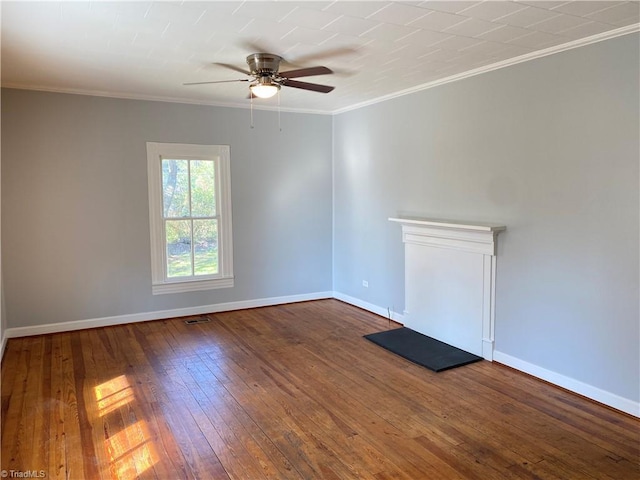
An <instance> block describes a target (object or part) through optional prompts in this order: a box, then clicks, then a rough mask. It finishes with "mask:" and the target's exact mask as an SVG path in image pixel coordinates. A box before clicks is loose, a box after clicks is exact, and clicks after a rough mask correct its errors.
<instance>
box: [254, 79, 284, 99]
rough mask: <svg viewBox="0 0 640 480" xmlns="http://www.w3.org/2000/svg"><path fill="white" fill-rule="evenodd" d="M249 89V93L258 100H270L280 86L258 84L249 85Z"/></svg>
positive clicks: (269, 83) (275, 84)
mask: <svg viewBox="0 0 640 480" xmlns="http://www.w3.org/2000/svg"><path fill="white" fill-rule="evenodd" d="M249 89H250V90H251V93H252V94H253V95H254V96H256V97H258V98H271V97H273V96H274V95H275V94H276V93H278V90H280V85H278V84H277V83H271V82H268V83H266V82H265V83H262V82H258V83H254V84H253V85H250V86H249Z"/></svg>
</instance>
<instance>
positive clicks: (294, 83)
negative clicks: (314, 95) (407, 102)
mask: <svg viewBox="0 0 640 480" xmlns="http://www.w3.org/2000/svg"><path fill="white" fill-rule="evenodd" d="M282 85H284V86H285V87H293V88H301V89H302V90H311V91H312V92H320V93H329V92H330V91H332V90H333V89H334V88H335V87H330V86H328V85H319V84H317V83H308V82H299V81H298V80H289V79H288V78H285V79H284V81H283V82H282Z"/></svg>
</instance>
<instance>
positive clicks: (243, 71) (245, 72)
mask: <svg viewBox="0 0 640 480" xmlns="http://www.w3.org/2000/svg"><path fill="white" fill-rule="evenodd" d="M214 65H219V66H221V67H224V68H228V69H229V70H233V71H234V72H238V73H244V74H245V75H251V73H250V72H248V71H247V70H245V69H244V68H240V67H236V66H235V65H231V64H229V63H218V62H215V63H214Z"/></svg>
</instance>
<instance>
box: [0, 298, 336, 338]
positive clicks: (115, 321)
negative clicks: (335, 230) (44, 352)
mask: <svg viewBox="0 0 640 480" xmlns="http://www.w3.org/2000/svg"><path fill="white" fill-rule="evenodd" d="M332 297H333V292H316V293H308V294H303V295H288V296H284V297H271V298H259V299H256V300H242V301H238V302H228V303H218V304H215V305H201V306H197V307H185V308H176V309H171V310H160V311H155V312H143V313H133V314H128V315H117V316H114V317H101V318H92V319H89V320H76V321H72V322H63V323H49V324H46V325H33V326H29V327H14V328H8V329H7V330H6V332H5V338H18V337H28V336H32V335H45V334H48V333H59V332H70V331H73V330H84V329H86V328H96V327H109V326H113V325H123V324H126V323H137V322H147V321H150V320H161V319H163V318H174V317H186V316H189V315H201V314H204V313H218V312H228V311H231V310H242V309H245V308H257V307H268V306H272V305H281V304H283V303H295V302H306V301H309V300H321V299H324V298H332ZM4 343H5V339H3V343H2V347H3V349H4Z"/></svg>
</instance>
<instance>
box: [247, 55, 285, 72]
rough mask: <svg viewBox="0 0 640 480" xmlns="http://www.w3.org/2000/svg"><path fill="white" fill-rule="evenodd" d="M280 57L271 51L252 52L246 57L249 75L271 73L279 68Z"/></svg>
mask: <svg viewBox="0 0 640 480" xmlns="http://www.w3.org/2000/svg"><path fill="white" fill-rule="evenodd" d="M281 60H282V57H279V56H278V55H273V54H271V53H252V54H251V55H249V56H248V57H247V65H249V71H250V72H251V75H256V76H263V75H273V74H275V73H277V72H278V69H279V68H280V61H281Z"/></svg>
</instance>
